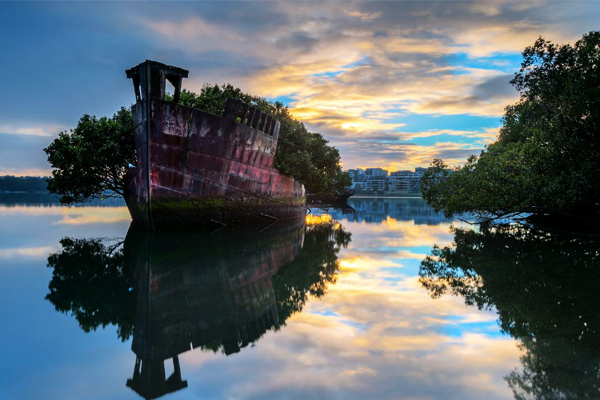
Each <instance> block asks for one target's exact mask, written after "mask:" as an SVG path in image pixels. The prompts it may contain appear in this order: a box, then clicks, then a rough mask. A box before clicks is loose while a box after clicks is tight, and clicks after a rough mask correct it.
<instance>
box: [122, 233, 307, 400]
mask: <svg viewBox="0 0 600 400" xmlns="http://www.w3.org/2000/svg"><path fill="white" fill-rule="evenodd" d="M244 233H246V234H245V235H243V234H244ZM244 233H240V235H231V232H228V235H219V234H212V235H201V234H193V235H188V234H174V233H169V234H167V233H154V234H152V233H150V232H145V231H138V230H136V229H135V228H131V229H130V231H129V232H128V234H127V240H126V243H125V255H126V258H127V261H128V263H130V265H131V266H132V270H133V274H134V282H135V288H134V289H135V291H136V293H137V310H138V311H137V315H136V323H135V325H134V332H133V342H132V350H133V352H134V353H135V354H136V362H135V367H134V373H133V377H132V378H131V379H128V380H127V386H129V387H130V388H132V389H133V390H134V391H136V392H137V393H138V394H140V395H141V396H143V397H145V398H148V399H153V398H157V397H160V396H163V395H165V394H167V393H171V392H174V391H177V390H180V389H182V388H184V387H187V381H183V380H182V378H181V371H180V367H179V358H178V356H179V354H181V353H184V352H187V351H189V350H190V349H195V348H198V347H200V348H205V349H211V350H215V351H216V350H218V349H219V348H221V349H222V350H223V352H224V353H225V354H232V353H236V352H238V351H240V348H241V347H245V346H247V345H248V344H249V343H252V342H254V341H255V340H257V339H258V338H259V337H260V336H262V335H263V334H264V333H265V332H266V331H267V330H269V329H270V328H271V327H273V326H274V325H275V324H276V323H277V322H278V313H277V303H276V299H275V295H274V291H273V283H272V276H273V275H274V274H275V273H276V272H277V271H278V270H279V268H281V267H282V266H283V265H286V264H287V263H289V262H290V261H292V260H293V259H294V258H295V257H296V255H297V254H298V252H299V250H300V249H301V247H302V243H303V240H304V227H303V225H300V226H298V225H296V226H295V227H293V226H292V227H287V228H282V229H271V230H269V231H268V233H266V234H264V233H263V234H252V235H248V234H247V232H244ZM171 359H172V362H173V370H174V371H173V373H172V374H171V376H169V377H167V376H166V371H165V361H166V360H171Z"/></svg>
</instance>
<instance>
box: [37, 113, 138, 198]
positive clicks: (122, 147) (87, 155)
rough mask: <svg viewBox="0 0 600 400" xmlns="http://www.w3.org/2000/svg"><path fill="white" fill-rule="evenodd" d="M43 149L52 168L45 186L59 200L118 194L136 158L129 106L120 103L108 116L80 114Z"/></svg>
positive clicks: (118, 195)
mask: <svg viewBox="0 0 600 400" xmlns="http://www.w3.org/2000/svg"><path fill="white" fill-rule="evenodd" d="M44 151H45V152H46V154H47V155H48V162H50V165H52V168H53V170H52V177H51V178H50V179H49V180H48V190H49V191H50V193H54V194H58V195H60V196H62V197H61V199H60V201H61V203H65V204H69V203H75V202H84V201H87V200H92V199H95V198H102V197H122V196H124V193H125V173H126V172H127V169H128V166H129V164H135V158H136V155H135V143H134V136H133V118H132V115H131V110H129V109H127V108H124V107H123V108H121V109H120V110H119V111H118V112H117V113H116V114H115V115H114V116H113V117H112V118H107V117H102V118H100V119H98V118H96V117H91V116H89V115H84V116H83V117H81V119H80V120H79V122H78V123H77V127H76V128H75V129H72V130H71V131H70V132H66V131H65V132H61V133H60V134H59V136H58V138H56V139H55V140H54V141H53V142H52V143H51V144H50V145H49V146H48V147H46V148H45V149H44Z"/></svg>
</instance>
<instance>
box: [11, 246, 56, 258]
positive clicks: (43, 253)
mask: <svg viewBox="0 0 600 400" xmlns="http://www.w3.org/2000/svg"><path fill="white" fill-rule="evenodd" d="M52 251H54V248H53V247H51V246H44V247H18V248H8V249H0V259H13V258H19V259H21V258H44V257H48V254H50V253H51V252H52Z"/></svg>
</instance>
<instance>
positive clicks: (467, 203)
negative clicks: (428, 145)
mask: <svg viewBox="0 0 600 400" xmlns="http://www.w3.org/2000/svg"><path fill="white" fill-rule="evenodd" d="M511 83H512V84H513V85H514V86H515V88H516V89H517V90H518V91H519V92H520V94H521V98H520V100H519V102H517V103H516V104H514V105H511V106H509V107H507V108H506V113H505V115H504V118H503V127H502V128H501V130H500V135H499V138H498V140H497V141H496V142H495V143H493V144H491V145H489V146H488V147H487V148H486V149H485V150H484V151H483V152H482V153H481V154H480V156H479V157H476V156H471V157H470V158H469V159H468V160H467V162H466V164H465V165H464V166H462V167H456V168H454V170H452V171H451V170H449V169H448V167H447V166H446V165H445V164H444V162H443V161H442V160H434V162H433V164H432V166H433V168H431V169H430V170H429V171H428V172H427V173H426V174H425V176H424V177H423V180H422V182H421V187H422V193H423V197H424V198H425V199H426V200H427V202H428V203H429V204H430V205H431V206H432V207H433V208H434V209H435V210H436V211H440V210H441V211H443V212H444V213H445V214H446V216H452V215H455V214H460V213H465V212H472V213H475V214H477V215H478V216H479V217H486V218H497V217H503V216H515V215H517V214H520V213H530V214H534V215H536V216H544V215H546V216H553V217H561V216H562V217H567V218H571V219H574V218H579V219H582V220H595V221H598V220H600V203H599V202H598V198H600V175H599V174H598V171H599V170H600V158H599V157H598V154H600V111H599V110H600V32H590V33H589V34H586V35H584V36H583V38H582V39H580V40H579V41H577V42H576V43H575V45H569V44H567V45H560V46H559V45H556V44H553V43H551V42H549V41H546V40H544V39H542V38H540V39H538V40H537V41H536V42H535V44H534V45H533V46H531V47H528V48H526V49H525V51H524V52H523V62H522V64H521V69H520V71H519V72H518V73H516V75H515V78H514V79H513V80H512V81H511Z"/></svg>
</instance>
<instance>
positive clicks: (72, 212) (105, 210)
mask: <svg viewBox="0 0 600 400" xmlns="http://www.w3.org/2000/svg"><path fill="white" fill-rule="evenodd" d="M19 214H21V215H27V216H32V215H37V216H42V215H47V216H56V217H60V219H58V220H56V221H55V222H54V223H55V224H59V225H82V224H97V223H115V222H123V221H130V220H131V217H130V216H129V211H128V210H127V207H66V206H49V207H30V206H14V207H7V206H3V205H0V216H18V215H19Z"/></svg>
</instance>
